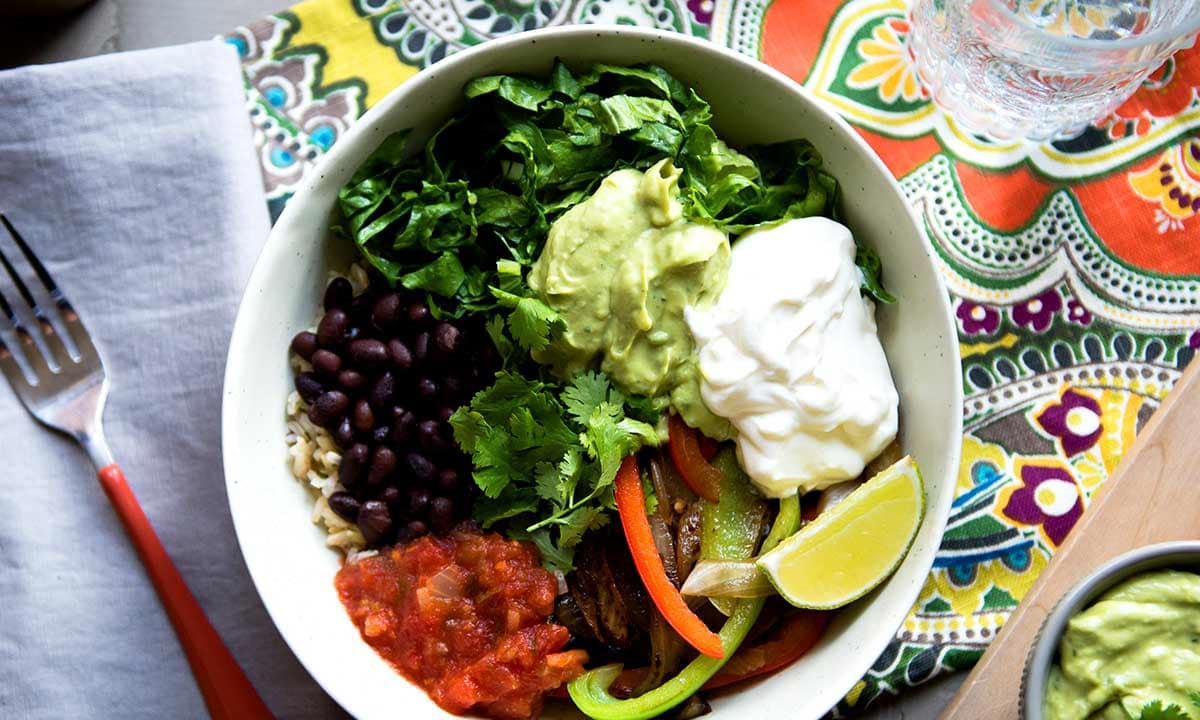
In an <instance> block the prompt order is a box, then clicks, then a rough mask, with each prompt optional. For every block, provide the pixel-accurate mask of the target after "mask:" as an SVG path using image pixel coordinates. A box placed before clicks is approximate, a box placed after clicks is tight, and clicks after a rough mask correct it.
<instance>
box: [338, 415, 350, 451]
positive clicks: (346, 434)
mask: <svg viewBox="0 0 1200 720" xmlns="http://www.w3.org/2000/svg"><path fill="white" fill-rule="evenodd" d="M333 439H334V441H336V442H337V444H338V446H339V447H343V448H348V447H350V446H351V445H353V444H354V426H353V425H351V424H350V418H348V417H344V418H342V421H341V422H340V423H338V426H337V429H336V430H334V431H333Z"/></svg>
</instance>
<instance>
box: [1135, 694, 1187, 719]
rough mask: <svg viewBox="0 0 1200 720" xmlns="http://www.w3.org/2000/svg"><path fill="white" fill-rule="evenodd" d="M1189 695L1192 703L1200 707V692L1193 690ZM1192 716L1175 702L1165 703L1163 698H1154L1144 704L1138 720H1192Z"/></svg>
mask: <svg viewBox="0 0 1200 720" xmlns="http://www.w3.org/2000/svg"><path fill="white" fill-rule="evenodd" d="M1187 695H1188V700H1190V701H1191V703H1192V705H1193V706H1194V707H1196V708H1200V692H1197V691H1195V690H1192V691H1190V692H1188V694H1187ZM1192 717H1193V716H1192V715H1189V714H1188V713H1187V712H1186V711H1185V710H1184V709H1183V708H1181V707H1179V706H1178V705H1176V704H1175V703H1170V704H1168V705H1163V703H1162V701H1161V700H1152V701H1151V702H1148V703H1146V704H1145V705H1143V706H1142V712H1141V714H1140V715H1138V720H1192Z"/></svg>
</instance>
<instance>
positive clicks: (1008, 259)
mask: <svg viewBox="0 0 1200 720" xmlns="http://www.w3.org/2000/svg"><path fill="white" fill-rule="evenodd" d="M581 22H585V23H625V24H636V25H642V26H649V27H657V28H663V29H667V30H673V31H677V32H683V33H690V34H693V35H698V36H702V37H706V38H708V39H710V40H711V41H713V42H716V43H720V44H722V45H726V46H729V47H731V48H734V49H735V50H737V51H739V52H742V53H745V54H747V55H749V56H751V57H755V58H759V59H761V60H763V61H764V62H767V63H769V64H771V65H773V66H775V67H776V68H778V69H779V70H782V71H783V72H785V73H787V74H788V75H790V76H791V77H793V78H795V79H796V80H797V81H798V82H800V83H803V84H804V85H805V87H807V88H808V89H809V90H811V91H812V92H813V93H814V94H816V95H817V96H818V97H820V98H821V99H823V100H824V101H826V102H828V103H829V104H830V105H832V106H834V107H836V108H837V109H838V111H839V112H841V113H842V115H843V116H844V117H845V118H846V119H847V120H848V121H850V123H852V124H853V125H854V126H855V127H856V128H857V129H858V130H859V132H861V133H862V135H863V136H864V137H865V138H866V139H867V140H868V141H869V142H870V143H871V144H872V145H873V146H874V147H875V149H876V150H877V151H878V152H879V154H880V155H881V156H882V157H883V159H884V161H885V162H886V163H887V165H888V167H889V168H891V170H892V171H893V172H894V173H895V175H896V177H898V178H900V182H901V185H902V187H903V189H904V192H905V193H906V194H907V196H908V198H909V200H910V201H911V203H912V205H913V207H914V208H916V210H917V212H918V214H919V216H920V218H921V220H922V221H923V224H924V227H925V230H926V231H927V232H928V234H929V237H930V239H931V240H932V242H933V246H934V248H935V249H936V250H937V260H938V263H939V264H940V267H941V270H942V272H943V274H944V277H945V279H946V283H947V286H948V287H949V289H950V292H951V294H952V296H953V302H954V309H955V313H956V315H957V317H958V322H959V340H960V348H961V355H962V362H963V381H964V388H963V389H964V392H965V396H966V405H965V407H964V421H965V422H964V424H965V434H964V437H963V456H962V466H961V469H960V471H959V477H958V496H957V498H956V500H955V501H954V506H953V510H952V512H951V516H950V524H949V526H948V528H947V531H946V536H945V539H944V541H943V543H942V547H941V550H940V552H939V553H938V555H937V559H936V561H935V563H934V569H933V572H932V573H931V575H930V577H929V580H928V582H927V583H926V585H925V588H924V590H923V591H922V592H921V595H920V598H919V599H918V601H917V603H916V605H915V606H914V608H913V610H912V613H911V614H910V615H909V617H908V619H907V620H906V621H905V623H904V626H903V627H902V628H900V630H899V631H898V633H897V635H896V639H895V641H894V642H893V643H892V644H891V645H890V646H889V647H888V649H887V651H886V652H885V653H884V654H883V656H882V657H880V658H879V659H878V661H877V662H876V663H875V664H874V666H873V667H872V669H871V671H870V672H869V674H868V675H867V676H866V677H865V678H863V680H862V681H861V682H860V683H859V684H858V685H857V686H856V687H855V688H854V689H853V691H852V692H851V693H850V694H849V695H848V696H847V698H846V699H845V700H844V701H843V703H842V704H841V705H840V706H839V712H842V713H848V712H851V711H853V710H855V709H859V708H862V707H865V706H866V705H867V704H869V703H871V702H872V701H874V700H875V699H876V698H878V697H880V696H882V695H886V694H892V693H897V692H900V691H902V690H903V689H905V688H907V687H911V686H914V685H917V684H920V683H922V682H924V681H926V680H928V679H930V678H932V677H934V676H936V675H939V674H941V673H945V672H949V671H953V670H958V669H962V668H966V667H969V666H970V665H971V664H972V663H974V662H975V661H976V659H978V658H979V656H980V654H981V653H982V652H983V650H984V648H985V647H986V646H987V644H988V642H989V641H990V640H991V639H992V637H994V635H995V633H996V631H997V630H998V629H999V628H1000V626H1001V625H1003V623H1004V620H1005V618H1007V617H1008V616H1009V614H1010V613H1011V612H1012V610H1013V608H1014V607H1015V606H1016V604H1017V602H1018V601H1019V600H1020V599H1021V597H1022V596H1023V595H1024V594H1025V592H1026V590H1027V589H1028V588H1029V586H1030V584H1031V583H1032V581H1033V579H1034V578H1035V577H1036V575H1037V573H1038V571H1039V570H1041V568H1043V567H1044V566H1045V565H1046V562H1047V561H1048V560H1049V559H1050V556H1051V555H1052V554H1053V553H1054V550H1055V548H1057V547H1058V546H1059V544H1061V543H1062V541H1063V538H1064V537H1065V536H1066V535H1067V533H1068V532H1069V531H1070V530H1071V528H1072V526H1074V524H1075V523H1076V522H1077V521H1078V519H1079V517H1080V515H1081V513H1082V512H1083V510H1084V508H1086V507H1087V505H1088V501H1089V498H1090V497H1091V495H1092V493H1093V492H1094V491H1095V490H1096V488H1098V487H1099V486H1100V485H1101V484H1102V483H1103V482H1104V480H1105V479H1106V478H1107V477H1108V475H1109V474H1110V473H1111V472H1112V470H1113V468H1114V467H1115V465H1116V464H1117V462H1118V461H1119V460H1120V458H1121V455H1122V454H1123V453H1124V452H1125V450H1126V449H1127V448H1128V447H1129V445H1130V443H1131V442H1132V441H1133V439H1134V436H1135V435H1136V433H1137V431H1138V429H1139V428H1141V427H1142V425H1143V424H1144V423H1145V422H1146V419H1147V418H1148V417H1149V416H1150V414H1151V413H1152V412H1153V411H1154V409H1155V408H1156V407H1157V406H1158V404H1159V402H1160V401H1161V400H1162V398H1163V396H1164V395H1165V394H1166V393H1167V392H1168V390H1169V389H1170V388H1171V386H1172V384H1173V383H1174V382H1175V380H1176V379H1177V378H1178V377H1179V374H1180V370H1181V369H1182V368H1183V367H1184V365H1186V364H1187V362H1188V361H1189V360H1190V359H1191V358H1192V355H1193V353H1194V352H1195V350H1196V349H1197V347H1200V332H1197V328H1198V327H1200V218H1198V217H1197V215H1200V135H1198V132H1197V128H1200V101H1198V96H1197V92H1198V90H1200V49H1197V48H1193V49H1188V50H1185V51H1183V52H1181V53H1180V54H1178V55H1177V56H1176V57H1175V58H1174V59H1173V60H1171V61H1169V62H1168V63H1166V64H1165V65H1164V66H1163V67H1162V68H1160V69H1159V70H1158V71H1157V72H1155V73H1154V74H1153V76H1152V77H1151V78H1150V79H1149V80H1148V81H1147V82H1146V83H1145V84H1144V86H1143V87H1142V89H1141V90H1140V91H1139V92H1138V93H1137V94H1136V95H1135V96H1134V97H1133V98H1132V99H1131V100H1129V101H1128V102H1126V103H1125V104H1124V105H1122V106H1121V107H1120V108H1119V109H1118V110H1117V111H1116V112H1115V113H1114V114H1113V115H1112V116H1111V117H1108V118H1104V119H1102V120H1100V121H1098V122H1096V123H1095V124H1094V125H1093V126H1092V127H1090V128H1089V129H1088V130H1087V131H1086V132H1085V133H1084V134H1083V135H1081V136H1080V137H1078V138H1075V139H1073V140H1069V141H1064V142H1055V143H1046V144H1041V145H1034V144H1023V143H1013V144H997V143H992V142H987V141H984V140H981V139H979V138H977V137H974V136H972V135H970V134H969V133H966V132H964V131H963V130H962V129H961V128H959V127H958V126H957V125H955V123H954V122H953V121H951V120H950V119H948V118H947V117H946V116H945V115H944V114H942V113H941V112H939V111H938V110H937V109H936V108H935V107H934V106H933V105H932V104H931V103H930V102H929V95H928V92H927V91H926V90H925V89H924V88H923V87H922V86H921V84H920V82H919V81H918V79H917V78H916V76H915V74H914V71H913V66H912V61H911V58H910V56H909V54H908V51H907V49H906V45H905V43H906V39H907V36H908V31H909V25H908V21H907V19H906V4H905V2H904V0H775V2H772V1H771V0H408V1H407V2H400V0H307V1H306V2H302V3H300V4H299V5H296V6H294V7H293V8H292V9H291V10H290V11H288V12H284V13H281V14H279V15H275V16H272V17H268V18H265V19H262V20H259V21H257V22H253V23H250V24H249V25H246V26H244V27H241V28H238V29H236V30H235V31H233V32H231V33H229V34H228V35H227V36H225V39H226V40H227V41H228V42H229V43H231V44H233V45H234V46H236V47H237V49H238V51H239V52H240V53H241V55H242V58H243V65H244V68H245V73H246V79H247V84H246V91H247V110H248V112H249V115H250V118H251V121H252V123H253V125H254V128H255V139H256V143H257V147H258V150H259V152H260V153H261V156H260V159H261V163H262V168H263V177H264V179H265V182H266V186H267V189H268V194H269V198H270V202H271V206H272V211H273V212H274V213H278V212H279V211H280V210H281V209H282V207H283V205H284V203H286V202H287V198H288V197H289V196H290V194H291V192H292V191H293V188H295V187H296V186H297V184H298V182H299V180H300V178H301V177H302V176H303V175H304V173H305V172H307V171H309V170H310V169H311V168H312V167H313V166H314V164H315V163H316V162H317V161H318V160H319V159H320V157H321V155H322V154H323V153H324V152H325V151H326V150H328V149H329V147H330V146H331V145H332V144H333V143H334V142H336V141H337V138H338V136H339V135H340V134H341V133H342V132H344V131H345V130H346V128H347V127H349V125H350V124H352V123H353V122H354V121H355V119H356V118H357V117H358V116H359V115H361V114H362V113H363V112H364V111H365V110H366V109H367V108H368V107H370V106H371V104H373V103H374V102H376V101H377V100H379V99H380V98H381V97H383V96H384V95H385V94H386V93H387V92H388V91H389V90H391V89H392V88H393V87H395V86H396V85H397V84H399V83H401V82H403V81H404V80H405V79H407V78H408V77H411V76H412V75H413V74H414V73H416V72H417V71H419V70H420V69H421V68H424V67H427V66H428V65H430V64H432V63H435V62H437V61H438V60H439V59H441V58H443V57H445V56H446V55H448V54H450V53H453V52H456V51H458V50H460V49H462V48H464V47H466V46H468V45H472V44H475V43H478V42H482V41H485V40H487V39H489V38H493V37H498V36H503V35H508V34H511V33H515V32H519V31H522V30H528V29H532V28H536V27H542V26H546V25H560V24H565V23H581Z"/></svg>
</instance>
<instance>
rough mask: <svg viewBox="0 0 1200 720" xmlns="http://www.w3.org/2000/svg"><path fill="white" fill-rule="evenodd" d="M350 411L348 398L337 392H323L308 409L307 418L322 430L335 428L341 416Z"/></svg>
mask: <svg viewBox="0 0 1200 720" xmlns="http://www.w3.org/2000/svg"><path fill="white" fill-rule="evenodd" d="M349 409H350V398H348V397H346V394H345V393H343V392H339V391H337V390H330V391H328V392H323V393H321V394H320V395H318V396H317V399H316V400H315V401H314V402H313V406H312V407H311V408H309V412H308V417H309V419H310V420H312V421H313V422H314V423H316V424H317V425H320V426H321V427H323V428H330V427H337V424H338V423H339V422H341V419H342V416H343V415H345V414H346V411H347V410H349Z"/></svg>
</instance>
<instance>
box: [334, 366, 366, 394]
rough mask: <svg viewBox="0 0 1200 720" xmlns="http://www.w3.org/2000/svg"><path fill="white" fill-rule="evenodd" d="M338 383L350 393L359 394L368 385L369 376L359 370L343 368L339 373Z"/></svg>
mask: <svg viewBox="0 0 1200 720" xmlns="http://www.w3.org/2000/svg"><path fill="white" fill-rule="evenodd" d="M338 385H341V386H342V389H343V390H345V391H346V392H347V393H348V394H350V395H357V394H359V393H360V392H362V391H363V388H365V387H366V386H367V376H366V375H363V374H362V373H360V372H359V371H357V370H343V371H341V372H340V373H338Z"/></svg>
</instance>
